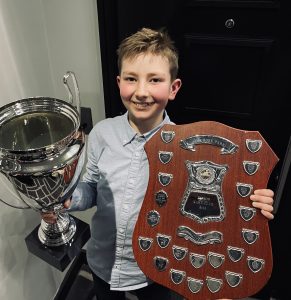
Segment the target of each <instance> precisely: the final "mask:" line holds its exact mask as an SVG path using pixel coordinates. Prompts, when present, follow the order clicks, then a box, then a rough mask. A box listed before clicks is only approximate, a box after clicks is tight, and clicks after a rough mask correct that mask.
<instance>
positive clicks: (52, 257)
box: [25, 216, 90, 271]
mask: <svg viewBox="0 0 291 300" xmlns="http://www.w3.org/2000/svg"><path fill="white" fill-rule="evenodd" d="M70 217H71V218H73V219H74V221H75V222H76V233H75V234H74V237H73V239H72V240H71V241H69V243H67V244H65V245H61V246H57V247H48V246H46V245H44V244H42V243H41V242H40V240H39V238H38V229H39V227H40V225H38V226H37V227H36V228H35V229H34V230H33V231H32V232H31V233H30V234H29V235H28V236H27V237H26V238H25V243H26V246H27V249H28V250H29V252H31V253H32V254H34V255H35V256H37V257H39V258H41V259H42V260H44V261H45V262H47V263H48V264H50V265H51V266H53V267H55V268H57V269H58V270H60V271H64V270H65V269H66V267H67V266H68V265H69V264H70V262H71V261H72V260H73V259H74V258H75V256H76V255H78V254H79V252H80V251H81V249H82V247H83V246H84V245H85V244H86V242H87V241H88V239H89V238H90V226H89V224H87V223H85V222H83V221H81V220H79V219H77V218H76V217H73V216H70Z"/></svg>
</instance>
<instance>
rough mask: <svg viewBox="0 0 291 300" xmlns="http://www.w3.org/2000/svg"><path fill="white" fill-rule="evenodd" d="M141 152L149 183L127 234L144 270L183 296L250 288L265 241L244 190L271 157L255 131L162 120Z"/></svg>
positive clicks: (224, 294) (239, 293) (264, 275)
mask: <svg viewBox="0 0 291 300" xmlns="http://www.w3.org/2000/svg"><path fill="white" fill-rule="evenodd" d="M145 151H146V153H147V156H148V159H149V166H150V169H149V171H150V176H149V183H148V188H147V191H146V195H145V199H144V202H143V204H142V207H141V211H140V214H139V217H138V220H137V222H136V226H135V229H134V234H133V240H132V244H133V250H134V254H135V258H136V261H137V263H138V265H139V266H140V268H141V270H142V271H143V272H144V274H145V275H146V276H148V277H149V278H150V279H151V280H153V281H155V282H158V283H159V284H162V285H164V286H166V287H168V288H169V289H172V290H174V291H175V292H177V293H179V294H181V295H182V296H183V297H185V298H186V299H195V300H204V299H219V298H245V297H248V296H250V295H253V294H255V293H256V292H258V291H259V290H260V289H261V288H262V287H263V286H264V285H265V284H266V282H267V281H268V279H269V278H270V275H271V272H272V267H273V260H272V248H271V240H270V235H269V227H268V221H267V219H266V218H263V217H262V216H261V214H260V213H259V212H256V209H255V208H253V207H252V205H251V200H250V199H249V196H250V194H251V193H252V191H253V190H255V189H257V188H263V187H266V186H267V183H268V179H269V176H270V173H271V172H272V170H273V168H274V166H275V164H276V163H277V162H278V158H277V156H276V155H275V153H274V152H273V151H272V149H271V148H270V146H269V145H268V144H267V143H266V141H265V140H264V139H263V137H262V136H261V135H260V133H259V132H257V131H245V130H240V129H236V128H232V127H229V126H226V125H224V124H222V123H218V122H210V121H202V122H196V123H192V124H186V125H165V126H163V128H161V129H160V133H159V132H157V134H155V136H153V137H152V138H151V139H150V140H149V141H148V142H147V144H146V146H145ZM259 166H262V167H259ZM141 241H142V242H143V243H142V246H141ZM150 262H152V263H150Z"/></svg>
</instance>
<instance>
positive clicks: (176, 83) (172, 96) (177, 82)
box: [169, 78, 182, 100]
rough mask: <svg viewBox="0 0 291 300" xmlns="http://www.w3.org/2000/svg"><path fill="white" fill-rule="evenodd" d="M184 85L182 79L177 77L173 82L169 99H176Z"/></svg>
mask: <svg viewBox="0 0 291 300" xmlns="http://www.w3.org/2000/svg"><path fill="white" fill-rule="evenodd" d="M181 85H182V81H181V79H178V78H177V79H175V80H174V81H173V82H172V84H171V91H170V96H169V100H174V99H175V97H176V95H177V93H178V91H179V89H180V87H181Z"/></svg>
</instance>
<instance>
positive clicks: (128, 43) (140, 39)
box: [117, 28, 179, 80]
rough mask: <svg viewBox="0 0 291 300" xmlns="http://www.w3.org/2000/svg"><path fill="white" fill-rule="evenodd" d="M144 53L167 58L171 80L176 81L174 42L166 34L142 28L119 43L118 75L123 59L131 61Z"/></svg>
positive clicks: (177, 66)
mask: <svg viewBox="0 0 291 300" xmlns="http://www.w3.org/2000/svg"><path fill="white" fill-rule="evenodd" d="M146 53H151V54H154V55H161V56H163V57H165V58H167V59H168V61H169V65H170V74H171V79H172V80H174V79H176V77H177V73H178V68H179V65H178V51H177V49H176V47H175V46H174V42H173V41H172V40H171V38H170V36H169V35H168V34H167V32H165V31H156V30H152V29H149V28H142V29H141V30H139V31H137V32H136V33H134V34H132V35H130V36H129V37H127V38H125V39H124V40H123V41H122V42H121V43H120V45H119V47H118V49H117V55H118V69H119V73H120V72H121V67H122V62H123V60H124V59H132V58H135V57H136V56H138V55H140V54H146Z"/></svg>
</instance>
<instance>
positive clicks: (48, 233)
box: [38, 212, 76, 247]
mask: <svg viewBox="0 0 291 300" xmlns="http://www.w3.org/2000/svg"><path fill="white" fill-rule="evenodd" d="M75 232H76V223H75V220H74V219H73V218H72V217H71V216H70V215H69V214H68V213H67V212H59V213H58V218H57V221H56V223H54V224H50V223H47V222H45V221H44V220H41V223H40V227H39V229H38V237H39V240H40V241H41V243H42V244H44V245H46V246H48V247H57V246H61V245H65V244H68V243H69V242H72V241H71V240H72V238H73V236H74V234H75Z"/></svg>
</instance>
